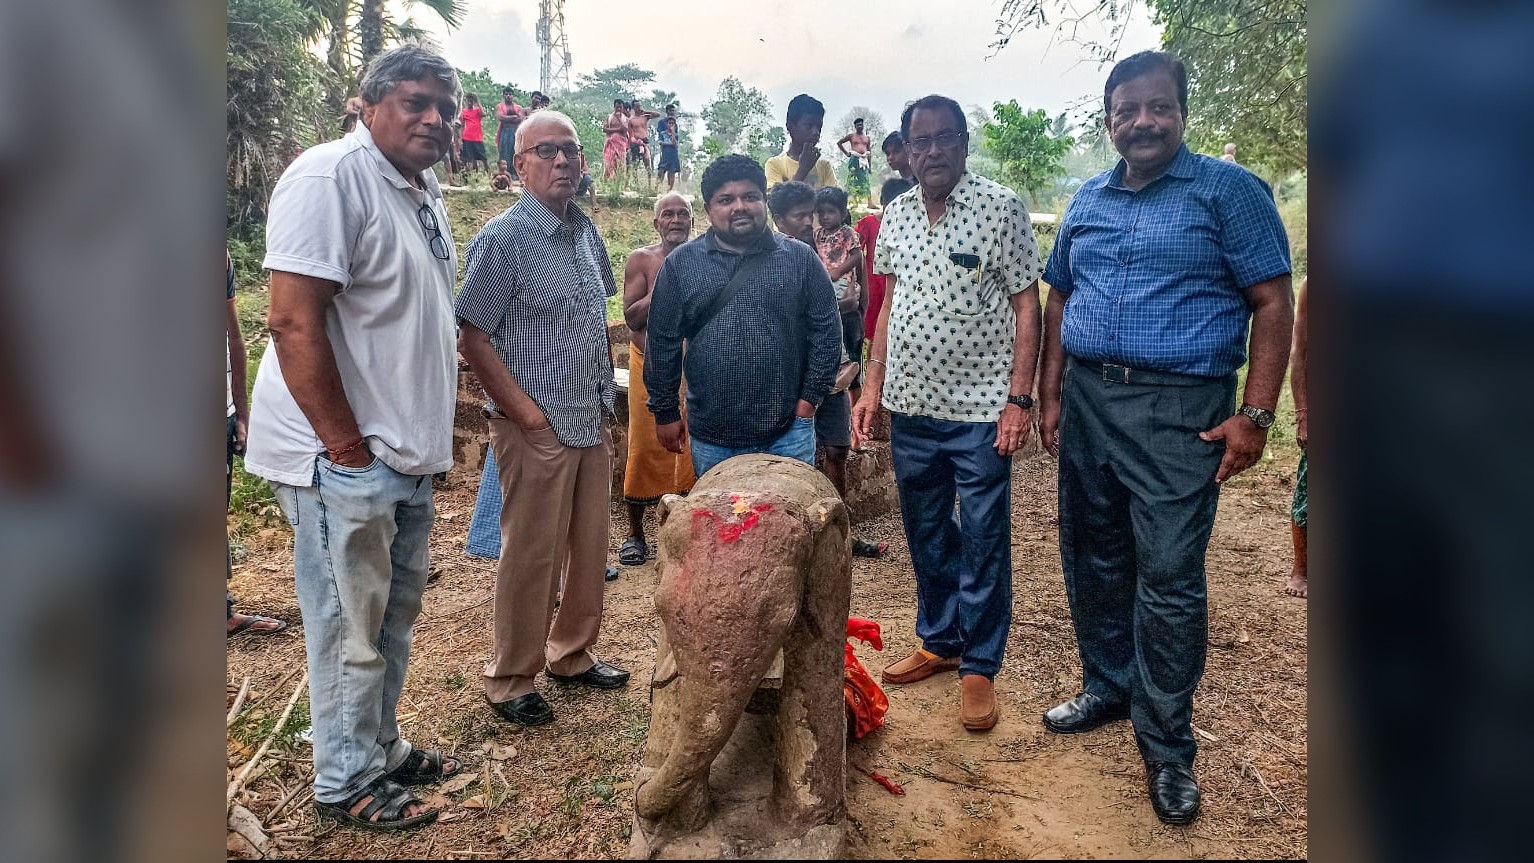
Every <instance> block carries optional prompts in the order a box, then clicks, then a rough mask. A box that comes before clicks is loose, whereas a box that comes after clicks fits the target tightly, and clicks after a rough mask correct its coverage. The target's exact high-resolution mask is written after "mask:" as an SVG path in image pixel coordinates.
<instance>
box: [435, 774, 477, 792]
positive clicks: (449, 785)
mask: <svg viewBox="0 0 1534 863" xmlns="http://www.w3.org/2000/svg"><path fill="white" fill-rule="evenodd" d="M478 781H479V774H477V773H460V774H458V775H457V776H454V777H453V778H452V779H449V780H448V781H446V782H444V783H442V787H440V788H438V789H437V791H438V792H439V793H441V794H452V793H454V792H456V791H462V790H463V789H465V788H468V787H469V786H470V785H473V784H474V783H476V782H478Z"/></svg>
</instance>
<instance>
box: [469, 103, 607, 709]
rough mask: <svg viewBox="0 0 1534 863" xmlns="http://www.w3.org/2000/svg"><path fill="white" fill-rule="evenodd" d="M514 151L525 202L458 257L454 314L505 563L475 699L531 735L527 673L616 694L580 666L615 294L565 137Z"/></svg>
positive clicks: (531, 141)
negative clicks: (484, 435) (481, 694)
mask: <svg viewBox="0 0 1534 863" xmlns="http://www.w3.org/2000/svg"><path fill="white" fill-rule="evenodd" d="M516 147H517V156H516V158H517V169H518V170H517V173H518V174H519V175H521V177H522V182H523V185H524V189H525V193H524V194H523V196H522V197H521V198H520V199H519V200H518V201H517V203H516V204H515V205H514V206H512V207H511V209H509V210H507V211H506V212H504V213H502V214H500V215H499V216H496V217H495V218H493V219H491V220H490V221H489V222H488V223H487V224H486V225H485V227H484V229H483V230H481V231H480V232H479V234H478V235H477V236H475V237H474V239H473V240H472V241H470V242H469V246H468V248H467V250H466V252H465V256H466V258H467V262H468V263H467V267H466V268H465V270H464V277H463V290H462V291H461V292H460V293H459V295H458V302H457V305H456V307H455V308H456V312H457V315H458V320H459V324H460V331H459V339H458V347H459V351H460V352H461V353H462V354H463V357H464V359H465V360H467V361H468V363H469V368H471V369H473V370H474V373H475V374H476V375H477V376H478V377H479V382H480V384H482V385H483V386H484V388H485V392H486V394H488V395H489V396H490V403H489V404H488V405H486V414H487V415H488V416H489V417H490V448H491V451H492V452H493V453H494V455H495V462H496V466H497V469H498V470H499V472H500V481H501V497H502V504H501V547H502V548H503V549H504V550H505V553H504V554H502V555H501V556H500V561H499V563H498V564H497V565H496V573H495V627H494V654H493V656H492V657H491V659H490V662H489V663H487V664H486V665H485V671H484V682H485V698H486V700H487V701H489V702H490V705H491V708H492V709H493V710H494V711H495V712H496V714H497V715H499V716H501V717H502V718H504V719H506V720H508V721H510V722H513V723H516V724H519V725H528V726H531V725H542V724H544V723H546V722H552V721H553V720H554V711H553V710H552V709H551V708H550V707H549V704H548V702H547V701H545V700H544V698H543V696H542V695H541V694H539V692H538V689H537V687H536V686H534V683H533V681H534V678H535V677H536V676H537V674H538V673H539V672H540V671H546V672H547V674H548V676H549V678H550V679H552V680H555V681H558V682H561V683H573V684H580V685H583V686H589V687H593V688H597V689H620V688H622V687H623V685H624V684H625V683H627V682H628V679H629V673H628V672H627V671H624V670H622V669H620V668H617V667H614V666H612V665H609V664H608V663H606V662H603V661H601V660H600V659H598V658H597V657H596V656H595V655H594V654H593V653H592V648H593V647H594V646H595V645H596V641H597V636H598V634H599V632H600V630H601V625H602V575H603V573H604V572H605V570H606V562H607V539H608V531H609V522H610V518H609V516H608V499H609V494H610V487H611V484H612V467H611V459H612V435H611V432H610V431H609V427H608V422H609V420H610V418H611V417H612V416H613V399H614V396H615V395H616V393H617V387H616V386H615V385H614V383H613V365H612V353H611V349H610V347H609V345H608V341H607V311H606V304H607V298H608V297H611V296H613V295H614V294H616V293H617V292H618V285H617V282H616V281H614V279H613V274H612V269H611V266H610V264H609V263H608V257H607V247H606V246H605V245H604V244H603V242H602V237H601V235H600V234H598V233H597V227H596V224H595V223H593V222H592V221H591V218H590V217H589V216H587V215H586V214H585V213H584V212H582V211H581V209H580V207H578V206H576V204H575V202H574V200H572V199H573V198H575V196H576V191H577V189H578V187H579V182H580V176H581V164H582V159H581V145H580V140H579V138H577V137H576V130H575V124H574V123H573V122H572V121H571V120H570V118H569V117H567V116H565V115H564V114H562V113H560V112H558V111H554V110H543V111H538V112H537V113H534V114H531V115H529V116H528V117H527V119H525V120H523V121H522V125H521V126H520V127H518V129H517V142H516ZM561 582H563V585H564V589H563V592H562V593H561V592H560V584H561ZM556 596H558V597H559V608H558V611H557V613H556V611H555V607H554V604H555V598H556Z"/></svg>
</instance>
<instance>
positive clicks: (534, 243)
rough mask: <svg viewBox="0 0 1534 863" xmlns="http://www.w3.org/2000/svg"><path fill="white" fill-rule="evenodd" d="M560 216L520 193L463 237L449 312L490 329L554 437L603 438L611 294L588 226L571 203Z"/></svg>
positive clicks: (576, 443) (610, 390)
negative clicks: (459, 283)
mask: <svg viewBox="0 0 1534 863" xmlns="http://www.w3.org/2000/svg"><path fill="white" fill-rule="evenodd" d="M569 207H570V221H569V222H568V223H566V222H563V221H561V220H560V218H559V217H558V216H556V215H554V214H553V213H551V212H549V209H548V208H547V207H545V206H544V205H543V204H541V203H539V201H538V199H537V198H535V197H533V196H532V195H531V194H524V195H523V196H522V197H521V198H520V199H519V200H518V201H517V203H516V204H515V205H514V206H513V207H512V208H511V209H509V210H507V211H506V212H504V213H502V214H500V215H499V216H496V217H495V218H493V219H491V220H490V221H489V222H488V223H486V225H485V227H484V228H483V229H482V230H481V231H480V232H479V234H478V235H476V236H475V237H474V239H473V240H471V241H469V247H468V249H467V253H466V255H465V259H466V263H467V266H466V268H465V270H464V274H463V290H461V291H460V292H459V293H458V301H457V304H456V306H455V311H456V313H457V315H458V318H459V320H462V321H466V322H468V323H470V324H473V325H474V326H475V327H478V328H479V329H480V330H482V331H484V332H485V333H487V334H489V336H490V343H491V344H492V345H494V346H495V350H496V353H497V354H499V355H500V357H501V361H502V362H503V363H505V364H506V368H507V369H508V370H510V371H511V374H512V377H514V378H516V380H517V383H518V384H520V385H521V386H522V389H523V390H525V391H526V392H527V394H528V396H530V397H531V398H532V400H533V401H534V402H537V404H538V407H539V408H541V409H542V410H543V412H544V414H545V415H547V416H548V418H549V422H550V423H551V424H552V425H553V426H554V434H555V436H556V437H558V438H559V442H560V443H562V444H564V445H565V446H568V447H590V446H596V445H597V444H599V443H601V442H602V416H603V414H604V413H606V414H611V413H612V411H613V398H614V393H615V392H616V388H615V386H614V383H613V367H612V355H611V350H610V347H609V345H608V340H607V310H606V308H607V307H606V304H607V298H608V297H610V296H613V295H614V294H616V293H617V292H618V286H617V283H616V281H615V280H614V279H613V273H612V267H611V265H610V264H609V263H608V258H607V247H606V246H605V245H604V244H603V243H602V236H601V234H599V233H598V232H597V227H596V224H595V223H593V222H592V221H591V219H590V217H588V216H587V215H586V214H585V213H583V212H581V210H580V208H579V207H577V206H576V205H575V204H574V203H573V202H572V203H570V204H569Z"/></svg>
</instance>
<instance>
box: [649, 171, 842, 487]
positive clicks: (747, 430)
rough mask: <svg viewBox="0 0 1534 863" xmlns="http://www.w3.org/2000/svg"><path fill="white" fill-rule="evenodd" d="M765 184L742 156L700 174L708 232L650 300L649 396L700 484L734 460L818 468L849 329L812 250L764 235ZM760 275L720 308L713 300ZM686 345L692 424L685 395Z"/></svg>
mask: <svg viewBox="0 0 1534 863" xmlns="http://www.w3.org/2000/svg"><path fill="white" fill-rule="evenodd" d="M766 189H767V177H766V175H765V173H764V172H763V170H762V167H761V166H760V165H758V164H757V163H755V162H753V161H751V160H750V159H749V158H747V157H745V156H741V155H729V156H723V157H721V158H719V159H717V160H715V161H714V163H713V164H711V165H709V166H708V169H707V170H705V171H704V172H703V190H702V191H703V200H704V206H705V211H706V212H707V214H708V221H709V225H710V229H709V231H708V233H706V234H704V235H703V236H702V237H699V238H698V239H696V240H693V241H692V242H690V243H687V244H686V245H684V246H682V247H681V248H679V249H677V250H676V251H675V252H672V253H671V255H670V256H669V257H668V258H666V262H665V263H664V264H662V265H661V268H660V273H659V274H658V275H657V276H656V279H655V291H654V294H653V296H652V298H651V301H650V321H649V335H648V341H649V345H648V347H649V353H647V354H646V355H645V369H644V382H645V386H646V388H648V389H649V391H650V401H649V408H650V412H651V413H653V414H655V424H656V437H657V438H658V439H659V440H660V443H661V445H662V446H664V447H665V448H666V449H668V450H670V451H671V452H675V453H680V452H681V451H682V442H683V439H684V436H687V437H688V438H689V439H690V442H691V445H692V462H693V467H694V468H695V470H696V472H697V474H698V476H702V475H703V474H704V473H705V472H707V471H708V469H709V468H711V467H713V466H714V465H716V464H718V463H719V462H721V461H724V460H725V459H727V458H730V457H732V456H737V455H742V454H744V453H757V452H765V453H774V454H777V455H784V456H789V457H791V458H797V459H799V460H800V461H803V462H805V463H806V464H814V462H815V410H816V408H818V407H819V406H820V403H821V401H822V400H824V399H825V397H826V395H827V394H828V393H829V392H830V391H831V387H832V386H833V384H834V382H835V377H836V369H837V365H838V359H839V357H840V356H841V322H840V320H839V319H838V317H837V313H836V296H835V294H834V293H833V291H832V288H831V279H830V277H829V276H827V275H826V270H825V267H823V266H821V263H820V258H819V256H817V255H816V254H815V251H814V249H812V248H810V247H809V246H806V245H804V244H802V243H795V242H791V241H785V240H784V239H782V238H781V237H779V236H778V235H776V234H775V233H774V232H773V231H772V230H770V229H769V228H768V227H767V205H766ZM741 267H752V268H753V269H752V271H750V272H749V274H748V277H747V279H746V281H745V283H744V284H742V285H739V286H737V289H736V290H735V291H734V293H733V295H732V296H731V297H730V298H729V301H728V302H726V303H725V304H724V305H723V306H722V307H720V308H718V309H717V311H716V312H715V313H714V314H712V315H710V314H709V312H710V310H711V309H713V308H714V306H715V302H716V300H717V299H718V298H719V296H720V294H721V292H722V291H724V290H726V287H727V286H728V285H729V283H730V282H731V280H732V279H733V277H734V275H735V274H736V272H737V271H738V270H739V269H740V268H741ZM684 341H685V342H686V343H687V354H686V360H685V371H686V374H687V418H686V420H683V419H682V415H681V407H680V399H679V396H678V388H679V387H680V385H681V379H682V373H683V371H684V368H683V362H684V361H683V356H682V343H683V342H684Z"/></svg>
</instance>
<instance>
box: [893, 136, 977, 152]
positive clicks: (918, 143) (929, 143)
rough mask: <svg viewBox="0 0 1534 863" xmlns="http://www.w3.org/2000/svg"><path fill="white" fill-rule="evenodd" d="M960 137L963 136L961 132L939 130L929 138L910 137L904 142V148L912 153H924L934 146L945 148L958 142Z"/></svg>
mask: <svg viewBox="0 0 1534 863" xmlns="http://www.w3.org/2000/svg"><path fill="white" fill-rule="evenodd" d="M962 137H964V133H963V132H939V133H937V134H936V135H933V136H931V137H930V138H929V137H921V138H912V139H910V140H909V141H906V142H905V148H906V149H907V150H910V151H911V152H913V153H925V152H927V151H928V150H930V149H932V148H933V147H934V146H937V147H942V148H943V149H944V150H947V149H949V148H950V147H952V146H954V145H955V144H957V143H959V139H960V138H962Z"/></svg>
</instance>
